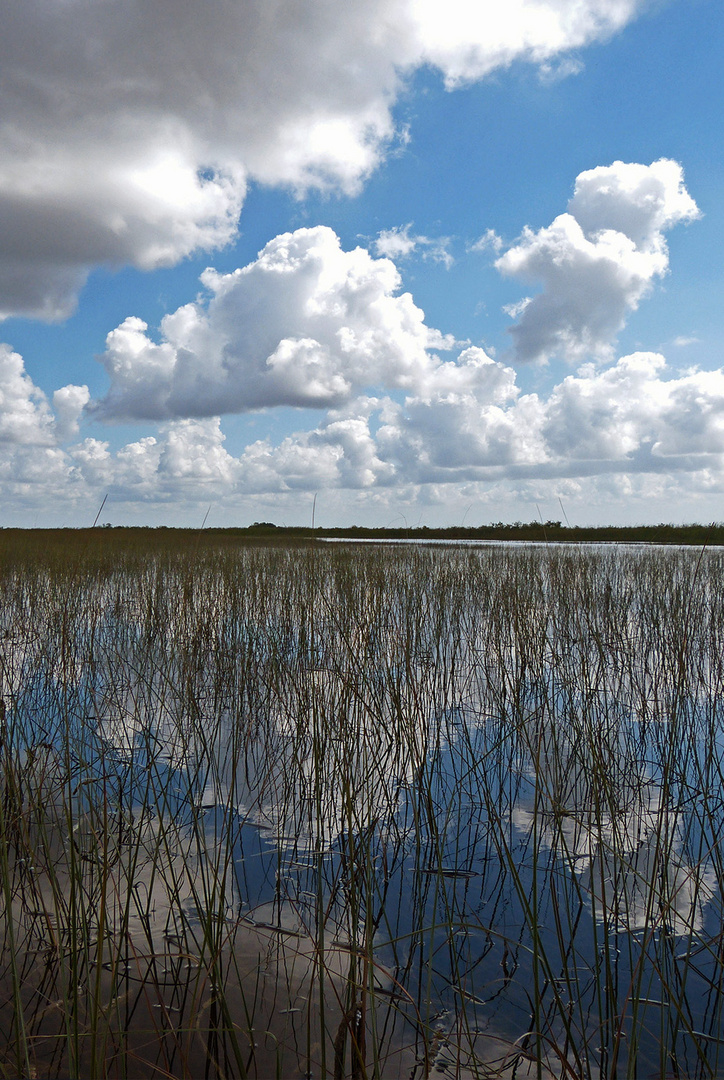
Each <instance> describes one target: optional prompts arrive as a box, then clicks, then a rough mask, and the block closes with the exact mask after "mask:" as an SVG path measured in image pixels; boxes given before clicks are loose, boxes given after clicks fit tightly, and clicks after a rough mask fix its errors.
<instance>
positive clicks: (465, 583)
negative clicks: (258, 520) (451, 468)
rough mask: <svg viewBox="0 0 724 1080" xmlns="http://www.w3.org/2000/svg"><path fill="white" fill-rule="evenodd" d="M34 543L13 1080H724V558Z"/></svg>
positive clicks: (7, 597)
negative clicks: (640, 1079)
mask: <svg viewBox="0 0 724 1080" xmlns="http://www.w3.org/2000/svg"><path fill="white" fill-rule="evenodd" d="M187 540H188V538H186V537H174V536H173V534H168V533H167V532H166V531H165V530H159V531H158V532H155V531H152V530H149V531H146V532H145V533H141V532H134V533H133V534H129V535H128V536H125V535H120V534H119V530H96V531H95V532H89V531H86V532H83V533H78V534H77V535H75V536H74V535H73V534H68V533H58V534H53V533H44V534H31V535H29V536H28V537H27V543H25V544H22V543H20V542H19V540H18V537H17V536H16V535H15V534H9V533H8V535H7V536H5V535H3V533H0V577H1V578H2V594H1V595H2V600H1V601H0V635H2V641H3V649H2V668H1V670H0V697H1V699H2V710H1V711H0V783H1V784H2V792H1V797H0V890H1V891H2V897H3V904H2V908H3V911H2V915H1V916H0V918H1V919H2V934H1V935H0V1076H7V1077H17V1076H23V1077H28V1078H29V1077H46V1076H48V1077H50V1076H53V1077H56V1076H57V1077H76V1076H77V1077H80V1076H87V1075H93V1076H98V1077H104V1076H108V1077H130V1078H136V1077H167V1076H172V1077H194V1078H196V1077H200V1076H205V1077H244V1078H245V1077H262V1078H267V1077H272V1076H279V1077H293V1076H313V1077H317V1076H328V1077H334V1078H335V1080H336V1078H338V1077H340V1078H341V1077H343V1076H345V1077H353V1078H362V1077H378V1078H383V1077H386V1078H392V1077H402V1076H404V1077H411V1078H414V1080H422V1078H423V1077H427V1076H433V1075H446V1076H448V1077H459V1078H461V1080H465V1078H469V1077H483V1076H485V1077H491V1076H501V1077H503V1076H505V1077H513V1076H516V1077H523V1076H527V1075H530V1076H540V1077H543V1076H571V1077H572V1076H575V1077H597V1078H598V1077H627V1076H628V1077H636V1076H641V1075H661V1076H664V1075H672V1076H681V1077H684V1076H686V1077H694V1076H696V1077H714V1076H720V1075H724V1064H723V1061H722V1053H721V1048H722V1040H721V1037H720V1034H719V1033H720V1030H721V1029H722V1027H723V1026H724V1025H722V1005H723V1003H724V1001H723V998H722V986H723V976H724V938H723V937H722V929H721V928H722V910H721V898H722V879H723V877H724V859H723V858H722V855H723V846H722V841H721V836H722V825H723V824H724V821H723V816H724V800H722V795H721V792H722V790H724V785H723V783H722V781H723V780H724V775H723V773H724V766H723V751H724V741H723V738H722V701H724V695H723V693H722V690H723V687H722V683H723V681H724V648H723V646H724V642H723V641H722V625H723V622H722V615H723V611H722V607H723V605H724V596H723V594H722V589H721V574H722V553H721V551H719V550H717V549H712V550H706V551H697V550H693V549H692V550H678V549H646V548H640V549H633V548H615V547H613V548H606V549H598V548H582V547H566V546H557V547H554V548H513V549H507V548H502V547H492V548H490V547H489V548H486V547H484V546H481V547H463V548H454V547H436V548H420V547H417V548H416V547H412V546H410V547H404V546H395V547H391V548H385V547H382V546H375V545H365V546H363V547H358V546H355V545H344V544H336V545H329V546H327V545H314V544H311V543H309V542H306V541H305V542H301V541H300V542H298V543H291V542H286V543H274V544H271V543H269V544H267V543H259V542H256V543H252V542H249V543H242V542H240V541H239V540H238V538H236V539H230V538H229V537H218V536H207V535H206V534H203V535H200V536H196V537H194V539H193V542H190V541H189V542H187Z"/></svg>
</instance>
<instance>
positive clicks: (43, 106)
mask: <svg viewBox="0 0 724 1080" xmlns="http://www.w3.org/2000/svg"><path fill="white" fill-rule="evenodd" d="M643 3H644V0H509V2H508V3H507V4H505V5H501V4H500V3H498V2H497V0H480V2H478V3H477V4H475V5H473V6H472V7H471V5H470V4H469V2H468V0H451V2H449V3H446V4H445V5H440V4H439V3H438V2H437V0H359V2H357V3H354V4H342V3H339V4H334V3H332V4H329V3H317V2H314V3H306V4H299V3H297V2H295V0H278V2H275V3H270V2H269V0H238V2H237V3H234V4H226V3H212V4H199V3H197V2H196V0H175V2H174V3H167V2H161V0H158V2H153V3H149V2H148V0H127V2H126V3H123V4H118V3H99V2H95V0H71V2H68V3H55V4H49V3H47V2H46V0H23V3H20V4H19V3H17V2H16V0H0V19H1V21H2V26H3V33H2V36H1V37H0V65H1V66H2V71H3V80H2V86H1V88H0V108H1V110H2V118H3V122H2V126H1V127H0V217H2V220H3V222H4V227H3V231H2V238H1V240H0V316H3V315H9V314H24V315H35V316H40V317H42V318H46V319H54V318H62V317H64V316H66V315H67V314H68V313H69V311H71V310H72V307H73V304H74V300H75V296H76V294H77V291H78V289H79V288H80V287H81V285H82V283H83V281H84V280H85V277H86V275H87V273H88V271H89V268H91V267H92V266H94V265H97V264H101V263H102V264H109V265H120V264H127V263H130V264H133V265H136V266H139V267H142V268H147V269H149V268H153V267H158V266H166V265H170V264H172V263H174V262H177V261H178V260H179V259H181V258H183V257H184V256H186V255H188V254H190V253H191V252H194V251H198V250H210V249H213V248H215V247H218V246H219V245H223V244H225V243H227V242H228V241H229V240H230V239H231V238H232V237H233V236H234V235H235V233H236V229H237V225H238V220H239V213H240V210H241V207H242V204H243V200H244V195H245V191H246V187H247V184H248V182H249V180H250V179H253V180H257V181H260V182H263V183H267V184H285V185H289V186H291V187H293V188H295V189H297V190H299V191H303V190H305V189H306V188H308V187H310V186H316V187H323V188H324V187H326V188H335V189H338V190H343V191H347V192H354V191H355V190H357V188H358V187H359V185H360V183H361V182H362V181H363V180H364V179H365V178H366V177H367V176H368V175H369V173H370V172H371V171H372V170H373V169H374V168H375V166H376V165H377V164H378V162H379V160H380V158H381V157H382V155H383V154H384V153H385V150H386V148H387V146H388V145H389V144H390V141H391V140H393V139H394V137H395V123H394V119H393V107H394V103H395V99H396V95H397V93H398V91H399V88H400V86H401V85H402V84H403V82H404V79H405V77H406V76H408V75H409V74H410V73H411V72H412V71H413V70H414V69H415V68H416V67H419V66H420V65H423V64H428V65H433V66H434V67H436V68H437V69H438V70H439V71H440V72H441V73H442V75H443V77H444V79H445V81H446V83H447V85H448V86H449V87H454V86H456V85H458V84H461V83H465V82H470V81H472V80H475V79H479V78H482V77H484V76H485V75H487V74H489V73H490V72H491V71H493V70H495V69H496V68H501V67H506V66H507V65H509V64H510V63H512V62H513V61H514V60H516V59H521V60H525V61H529V62H532V63H536V64H539V65H540V64H543V65H545V64H550V63H551V62H552V61H553V60H555V58H556V57H559V56H562V57H565V56H566V55H567V54H568V53H569V52H570V50H571V49H577V48H579V47H582V46H585V45H586V44H588V43H590V42H593V41H599V40H602V39H605V38H606V37H608V36H610V35H611V34H612V33H614V32H615V31H617V30H619V29H620V28H621V27H623V26H624V25H625V24H626V23H627V22H628V21H629V20H631V19H632V18H633V17H634V16H635V15H636V14H637V12H638V10H639V9H640V8H641V7H642V6H643Z"/></svg>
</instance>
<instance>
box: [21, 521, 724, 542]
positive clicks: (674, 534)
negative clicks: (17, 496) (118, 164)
mask: <svg viewBox="0 0 724 1080" xmlns="http://www.w3.org/2000/svg"><path fill="white" fill-rule="evenodd" d="M99 534H100V536H102V535H104V534H105V535H107V536H108V537H109V539H110V536H112V537H113V542H114V544H117V543H118V542H119V541H120V540H122V539H123V538H124V537H127V538H128V539H129V540H136V541H139V540H142V539H143V538H144V537H147V538H149V539H150V538H151V537H153V538H155V539H156V540H157V541H158V540H161V539H162V538H163V537H164V535H166V536H167V537H168V538H169V539H171V538H172V537H173V539H174V540H175V541H177V542H178V541H183V540H184V538H189V539H193V540H194V541H195V542H198V540H199V539H200V538H201V537H202V536H203V538H204V540H206V541H209V540H213V539H218V540H220V541H222V542H224V543H229V542H233V541H234V540H255V541H260V540H264V541H276V540H280V541H283V540H372V541H374V540H438V541H445V540H470V541H476V540H477V541H498V542H500V541H516V540H517V541H534V542H540V543H612V544H615V543H646V544H689V545H692V546H699V547H701V546H719V545H724V523H723V522H714V523H711V524H708V525H701V524H689V525H669V524H665V523H661V524H658V525H603V526H581V527H577V526H568V525H563V524H562V523H561V522H560V521H546V522H536V521H531V522H520V521H516V522H513V523H512V524H505V523H503V522H496V523H495V524H492V525H479V526H458V525H451V526H448V527H447V528H428V527H427V526H421V527H413V528H366V527H363V526H359V525H354V526H350V527H348V528H323V527H317V528H314V529H312V528H310V527H305V526H295V525H291V526H286V525H274V524H273V523H271V522H256V523H254V524H253V525H249V526H247V527H240V528H218V527H217V528H203V529H194V528H174V527H170V526H165V525H161V526H155V527H154V526H126V525H114V526H111V525H98V526H95V527H94V528H55V529H42V528H32V529H22V528H16V527H5V528H0V544H2V543H3V542H6V543H7V542H8V541H11V539H12V538H14V539H15V540H16V541H22V540H23V539H28V540H29V539H30V538H31V537H32V538H33V540H36V541H37V540H40V539H41V538H43V537H46V538H47V539H49V540H50V539H51V537H52V538H54V539H61V538H62V537H63V536H64V535H67V536H68V538H69V539H70V538H71V537H72V538H73V541H74V542H76V543H77V542H78V540H79V539H80V538H81V537H87V538H88V539H90V537H91V536H92V537H93V538H94V539H95V540H97V539H99V538H100V536H99Z"/></svg>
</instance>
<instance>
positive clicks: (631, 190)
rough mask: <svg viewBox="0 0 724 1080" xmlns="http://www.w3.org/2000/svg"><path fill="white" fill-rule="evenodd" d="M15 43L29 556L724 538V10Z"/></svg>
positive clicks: (23, 519)
mask: <svg viewBox="0 0 724 1080" xmlns="http://www.w3.org/2000/svg"><path fill="white" fill-rule="evenodd" d="M0 19H1V20H2V26H3V35H2V37H1V38H0V525H5V526H11V525H20V526H24V527H47V526H86V525H91V524H93V522H94V521H95V520H96V519H97V520H98V521H99V523H104V524H105V523H110V524H112V525H175V526H193V527H200V526H201V524H202V523H203V522H206V524H207V525H208V526H216V527H221V526H243V525H248V524H251V523H252V522H254V521H273V522H275V523H276V524H279V525H299V524H309V523H310V522H311V518H312V513H313V509H312V508H313V506H315V509H314V514H315V523H316V524H317V525H324V526H330V527H331V526H344V525H353V524H360V525H381V526H382V525H390V526H395V525H398V526H403V527H404V526H410V527H411V526H413V525H427V526H430V527H435V526H445V525H456V524H461V523H465V524H466V525H476V524H486V523H489V522H496V521H506V522H512V521H530V520H533V519H537V518H539V517H540V518H542V519H543V520H549V519H553V520H564V521H568V522H570V524H572V525H596V524H648V523H657V522H661V521H666V522H673V523H683V522H691V521H699V522H710V521H722V520H724V357H723V355H722V352H723V350H722V341H723V340H724V303H723V302H722V297H723V294H724V271H723V269H722V267H723V260H722V255H721V253H722V251H724V205H723V204H724V153H723V152H722V137H721V132H722V131H723V130H724V92H723V91H724V76H722V73H721V56H722V55H723V54H724V14H723V13H722V9H721V5H720V0H507V3H506V4H505V5H502V4H501V3H500V2H499V0H474V2H473V0H445V3H442V2H441V0H355V3H353V4H350V3H344V2H342V0H304V2H303V3H300V2H299V0H205V3H203V4H199V3H198V0H23V3H22V4H18V3H17V0H0ZM104 500H105V502H104ZM101 506H102V511H101ZM99 511H101V513H100V516H98V515H99Z"/></svg>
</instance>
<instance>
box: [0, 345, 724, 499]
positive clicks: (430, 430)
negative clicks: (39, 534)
mask: <svg viewBox="0 0 724 1080" xmlns="http://www.w3.org/2000/svg"><path fill="white" fill-rule="evenodd" d="M8 354H10V356H11V357H12V356H13V355H14V356H15V358H14V359H12V360H11V362H10V363H9V364H8V365H7V371H6V374H5V376H4V381H3V386H4V387H5V386H8V385H10V386H12V385H13V384H15V385H16V386H19V390H18V391H17V392H16V398H20V399H22V400H24V401H26V402H27V401H28V400H29V401H30V402H31V403H33V401H34V395H35V391H34V388H33V384H32V382H31V381H30V380H29V378H28V376H27V375H25V374H24V372H23V370H22V362H21V361H20V364H19V363H18V358H17V356H16V354H12V353H11V351H10V350H6V351H5V352H4V354H3V355H4V356H6V357H7V356H8ZM63 389H64V391H66V392H65V393H63V394H57V395H54V403H55V404H56V408H58V407H60V409H61V410H62V408H64V407H66V406H67V408H68V415H70V416H71V417H72V416H74V415H75V412H76V410H77V408H78V406H79V405H80V403H81V402H82V400H83V398H84V393H83V391H84V388H79V387H67V388H63ZM36 407H37V409H38V413H37V415H36V416H35V419H32V418H31V420H30V421H27V422H26V423H25V425H23V424H22V423H20V421H18V422H17V426H16V427H15V428H13V427H12V424H11V423H10V421H9V420H8V421H7V422H6V421H3V422H4V427H3V429H2V430H3V432H4V433H5V434H6V437H5V438H4V439H3V440H0V482H2V484H3V490H4V492H5V495H6V497H7V499H8V500H10V501H14V502H15V503H16V504H20V503H23V502H25V503H26V504H27V505H30V504H31V503H34V504H35V505H38V506H50V505H51V504H52V505H62V506H67V507H70V506H72V505H74V504H75V505H80V504H82V502H83V500H84V499H85V500H86V505H88V506H89V507H90V506H91V505H96V506H97V500H98V498H99V497H100V495H101V494H102V493H103V494H104V493H106V492H110V494H111V497H112V501H115V502H116V503H119V502H125V503H126V504H136V505H143V504H145V505H152V504H159V505H164V506H171V505H184V506H188V505H191V504H193V503H194V502H197V503H199V504H201V503H203V502H204V501H206V500H212V499H213V501H214V503H215V504H216V505H219V506H234V505H238V504H239V500H243V499H245V498H250V497H252V496H254V497H256V496H259V497H263V496H264V495H265V494H266V495H273V496H274V498H275V499H280V500H282V501H281V502H279V503H278V505H279V506H281V505H286V502H285V500H288V499H291V498H292V497H293V496H294V495H295V493H296V494H297V495H301V494H303V493H305V492H307V493H311V492H313V491H325V492H328V493H331V492H334V491H338V492H340V493H343V492H348V493H356V495H355V496H354V497H355V498H358V499H362V498H365V499H370V500H372V502H373V503H374V505H378V506H382V505H384V504H385V502H386V503H387V505H390V506H392V505H394V504H395V503H396V502H397V501H398V500H399V499H403V498H407V497H410V498H413V497H416V496H415V492H418V493H420V492H422V493H423V494H422V495H421V497H422V498H423V499H425V500H426V501H428V502H435V501H437V502H440V503H444V502H445V501H446V500H449V499H450V498H451V497H452V496H451V495H446V492H453V491H454V492H457V493H458V494H460V492H463V491H464V492H467V493H468V494H470V497H471V498H473V497H475V498H481V499H483V498H484V497H486V496H485V492H486V490H487V488H488V486H490V485H493V488H492V490H494V491H503V490H504V491H506V492H507V493H508V495H510V493H511V492H513V491H515V492H517V493H518V496H519V497H521V498H523V497H527V496H525V493H526V492H528V494H529V495H530V496H531V498H533V499H535V498H536V497H538V496H537V495H536V493H542V494H541V497H542V495H543V494H545V492H546V491H552V490H554V489H555V490H556V491H558V492H559V493H563V495H564V497H566V498H567V499H568V498H571V499H574V500H575V499H581V500H582V499H584V498H585V497H586V496H585V493H586V492H588V493H589V494H590V493H591V492H594V491H595V490H597V491H599V493H600V494H601V496H602V497H603V496H604V495H606V493H607V495H608V497H610V498H613V497H616V498H618V497H620V496H621V495H622V494H626V492H630V493H631V497H632V498H633V497H636V498H642V499H643V498H644V496H645V495H646V492H647V491H648V492H649V493H650V494H651V497H654V496H656V497H661V498H664V497H665V496H666V493H667V492H668V493H669V494H670V493H671V492H673V491H674V490H681V491H683V490H684V488H685V487H686V485H687V484H688V485H689V487H690V489H691V491H692V492H700V493H702V494H706V493H712V492H721V491H724V371H721V370H719V371H709V372H703V371H696V370H690V371H687V372H685V373H678V374H677V373H673V372H671V371H669V369H668V368H667V365H666V361H665V359H664V357H663V356H661V355H660V354H658V353H633V354H631V355H629V356H624V357H622V358H620V359H619V360H618V361H617V362H616V363H615V364H614V365H612V366H610V367H609V368H607V369H604V370H602V369H600V368H598V367H596V366H595V365H593V364H589V365H587V366H584V367H582V368H581V369H580V370H579V371H578V372H577V373H576V374H575V375H570V376H568V377H566V378H564V379H563V380H562V381H561V382H560V383H558V384H557V385H555V386H554V387H553V388H552V390H551V391H550V392H549V393H547V394H545V395H544V394H530V393H529V394H523V393H521V392H520V389H519V387H518V385H517V382H516V373H515V371H514V370H513V369H512V368H511V367H509V366H507V365H505V364H502V363H500V362H497V361H495V360H492V359H490V357H488V356H486V354H485V353H483V352H482V350H480V349H476V348H474V347H470V348H468V349H465V350H463V352H462V353H461V355H460V356H459V357H458V358H457V360H456V361H448V362H446V363H444V364H438V366H436V367H431V368H430V369H428V371H427V378H426V379H424V380H421V381H420V382H419V383H418V384H417V385H416V386H415V387H414V388H411V389H409V390H408V391H405V392H403V394H402V395H401V396H399V397H398V398H393V397H390V396H380V397H370V396H361V397H356V398H354V399H353V400H351V401H350V402H348V403H347V404H346V405H345V406H344V407H342V408H339V409H332V410H329V411H328V412H327V413H326V414H325V416H324V417H323V419H322V420H321V421H320V422H319V423H318V424H317V425H316V426H314V427H312V428H310V429H306V430H304V429H303V430H299V431H297V432H296V433H294V434H290V435H287V436H285V437H283V438H282V439H281V440H280V441H278V442H276V443H275V442H274V441H273V440H272V439H271V438H263V439H260V440H257V441H256V442H252V443H250V444H249V445H247V446H246V447H243V448H242V449H241V450H240V451H237V452H235V453H234V452H232V451H231V450H230V449H229V447H228V445H227V441H226V438H225V433H224V431H223V428H222V422H221V420H220V418H219V417H218V416H215V417H207V418H203V419H193V418H184V419H177V420H172V421H169V422H166V423H164V424H161V425H160V427H159V428H158V429H157V430H156V432H155V434H154V435H147V436H145V437H143V438H140V439H138V440H136V441H134V442H130V443H128V444H127V445H125V446H122V447H121V448H120V449H118V450H112V449H111V448H110V445H109V443H108V442H106V441H104V440H100V439H97V438H93V437H87V438H84V439H83V440H82V441H80V442H78V443H76V444H74V445H71V446H68V447H66V448H62V447H60V446H58V445H56V444H54V443H53V439H54V438H57V433H58V429H59V426H60V425H59V418H58V417H56V418H55V419H54V418H53V416H52V413H51V412H50V410H49V407H48V406H47V402H44V401H43V400H42V399H41V400H40V404H39V405H38V403H37V400H36ZM18 414H20V415H22V409H19V410H18V409H16V410H15V415H18ZM7 415H8V416H11V415H13V411H12V410H11V409H8V410H7ZM38 418H40V419H38ZM7 433H9V437H8V434H7ZM29 433H30V434H29ZM33 440H34V441H33ZM677 477H679V478H681V479H678V480H677ZM683 478H688V479H687V480H684V479H683ZM475 485H482V486H478V487H476V486H475ZM496 485H497V486H496ZM500 485H504V487H503V488H501V487H500ZM550 485H554V487H553V488H551V487H550ZM556 485H557V486H556ZM677 485H678V486H677ZM682 485H683V486H682ZM474 492H475V493H477V494H475V495H474V494H473V493H474ZM385 493H387V494H385ZM657 493H658V494H657ZM359 505H360V506H361V505H363V504H362V503H360V504H359ZM88 513H89V514H90V510H89V511H88ZM92 516H93V515H90V519H91V520H92Z"/></svg>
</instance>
